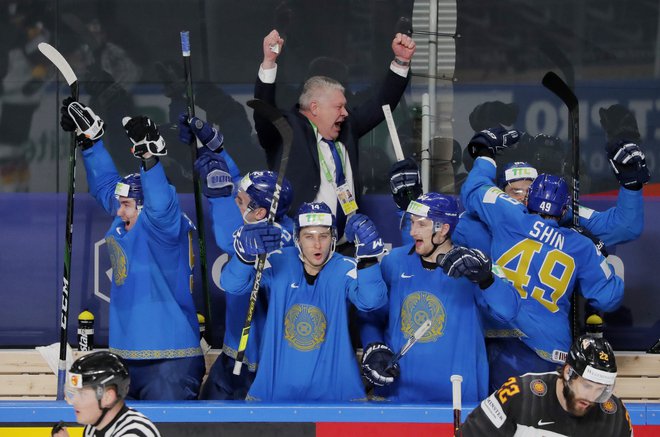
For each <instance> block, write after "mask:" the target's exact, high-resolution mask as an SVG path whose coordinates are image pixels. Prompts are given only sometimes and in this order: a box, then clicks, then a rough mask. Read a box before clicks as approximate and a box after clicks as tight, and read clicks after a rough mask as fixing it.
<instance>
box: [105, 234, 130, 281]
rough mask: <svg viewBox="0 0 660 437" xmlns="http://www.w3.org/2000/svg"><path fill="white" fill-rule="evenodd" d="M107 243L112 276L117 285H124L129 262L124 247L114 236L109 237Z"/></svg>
mask: <svg viewBox="0 0 660 437" xmlns="http://www.w3.org/2000/svg"><path fill="white" fill-rule="evenodd" d="M105 243H106V244H107V246H108V254H109V255H110V263H111V264H112V277H113V280H114V281H115V284H116V285H123V284H124V281H126V277H127V276H128V263H127V262H126V254H125V253H124V249H122V248H121V246H120V245H119V244H118V243H117V241H116V240H115V238H114V237H107V238H106V239H105Z"/></svg>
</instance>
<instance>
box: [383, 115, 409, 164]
mask: <svg viewBox="0 0 660 437" xmlns="http://www.w3.org/2000/svg"><path fill="white" fill-rule="evenodd" d="M383 113H384V114H385V121H386V122H387V130H389V131H390V138H391V139H392V148H394V155H395V156H396V160H397V161H403V160H404V159H405V157H404V156H403V149H401V141H400V140H399V134H398V133H397V131H396V126H395V125H394V118H393V117H392V110H391V109H390V105H383Z"/></svg>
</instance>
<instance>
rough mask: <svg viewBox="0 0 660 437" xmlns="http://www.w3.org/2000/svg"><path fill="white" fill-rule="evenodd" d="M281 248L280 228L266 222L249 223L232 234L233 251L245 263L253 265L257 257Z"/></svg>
mask: <svg viewBox="0 0 660 437" xmlns="http://www.w3.org/2000/svg"><path fill="white" fill-rule="evenodd" d="M280 247H282V228H281V227H279V226H278V225H276V224H272V225H269V224H268V223H266V222H261V223H250V224H246V225H243V226H241V227H240V228H238V229H237V230H236V232H234V250H235V251H236V255H238V257H239V258H240V259H241V260H242V261H243V262H245V263H248V264H251V263H254V262H255V261H256V259H257V256H258V255H261V254H264V253H266V254H268V253H271V252H273V251H275V250H278V249H279V248H280Z"/></svg>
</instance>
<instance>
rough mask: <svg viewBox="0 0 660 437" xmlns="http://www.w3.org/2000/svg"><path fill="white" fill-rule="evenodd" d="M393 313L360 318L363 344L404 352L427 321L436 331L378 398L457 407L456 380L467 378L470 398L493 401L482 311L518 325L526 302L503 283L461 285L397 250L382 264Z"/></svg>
mask: <svg viewBox="0 0 660 437" xmlns="http://www.w3.org/2000/svg"><path fill="white" fill-rule="evenodd" d="M381 270H382V272H383V279H384V280H385V283H386V284H387V287H388V290H389V306H387V307H385V308H381V309H378V310H376V311H373V312H371V313H361V314H360V319H361V328H360V332H361V336H362V344H363V345H364V346H365V347H366V346H367V345H368V344H370V343H373V342H384V343H385V344H387V345H389V346H390V347H391V348H392V350H393V351H394V352H396V351H398V350H399V349H400V348H401V347H402V346H403V345H404V344H405V343H406V341H407V340H408V338H409V337H410V336H411V335H412V334H413V332H415V330H416V329H417V328H418V327H419V326H420V325H421V324H422V323H424V322H425V321H426V320H429V319H430V320H431V322H432V324H431V328H430V329H429V330H428V331H427V332H426V334H424V336H423V337H422V338H421V339H420V340H419V341H418V342H417V344H415V346H414V347H412V348H411V349H410V351H409V352H408V354H407V355H405V356H404V357H403V358H402V359H401V361H400V363H399V366H400V369H401V374H400V376H399V378H398V379H396V380H395V381H394V383H392V384H391V385H389V386H385V387H376V388H375V394H376V395H379V396H383V397H386V398H387V399H389V400H391V401H397V402H451V393H452V392H451V382H450V376H451V375H453V374H459V375H462V376H463V384H462V387H461V391H462V396H463V399H464V400H465V401H467V402H477V401H478V400H480V399H483V398H484V397H486V396H487V395H488V362H487V359H486V349H485V344H484V334H483V330H482V325H481V316H480V311H484V312H488V313H491V314H492V315H493V317H495V318H498V319H500V320H502V321H508V320H511V319H513V318H514V317H515V316H516V314H517V312H518V308H519V305H520V297H519V296H518V293H517V292H516V290H515V289H514V288H513V287H512V286H511V284H510V283H509V282H508V281H506V280H502V279H500V278H498V277H496V278H495V282H494V283H493V284H492V285H491V286H490V287H489V288H487V289H486V290H483V291H482V290H481V289H480V288H479V286H478V285H477V284H473V283H472V282H470V281H469V280H467V279H466V278H459V279H454V278H451V277H449V276H447V275H445V273H444V272H443V270H442V269H441V268H435V269H433V270H429V269H426V268H424V267H423V266H422V262H421V258H420V257H419V255H417V254H416V253H414V252H412V251H411V250H410V246H408V247H405V246H404V247H398V248H396V249H393V250H392V252H391V253H390V254H389V255H387V256H385V257H383V259H382V261H381Z"/></svg>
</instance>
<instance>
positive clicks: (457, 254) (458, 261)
mask: <svg viewBox="0 0 660 437" xmlns="http://www.w3.org/2000/svg"><path fill="white" fill-rule="evenodd" d="M436 262H437V264H438V265H439V266H440V267H442V270H443V271H444V272H445V274H446V275H447V276H451V277H452V278H460V277H461V276H465V277H466V278H468V279H469V280H470V281H471V282H474V283H476V284H479V286H480V287H481V288H482V289H484V288H487V287H489V286H490V285H491V284H492V283H493V281H494V279H493V273H492V271H491V269H492V263H491V261H490V258H488V257H487V256H486V255H484V253H483V252H482V251H480V250H479V249H469V248H467V247H462V246H454V247H453V248H452V249H451V250H450V251H449V252H447V253H446V254H444V255H438V258H437V259H436Z"/></svg>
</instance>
